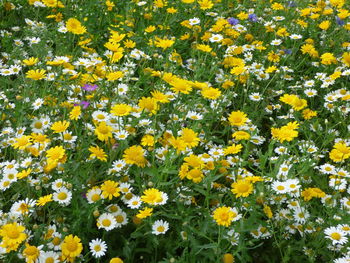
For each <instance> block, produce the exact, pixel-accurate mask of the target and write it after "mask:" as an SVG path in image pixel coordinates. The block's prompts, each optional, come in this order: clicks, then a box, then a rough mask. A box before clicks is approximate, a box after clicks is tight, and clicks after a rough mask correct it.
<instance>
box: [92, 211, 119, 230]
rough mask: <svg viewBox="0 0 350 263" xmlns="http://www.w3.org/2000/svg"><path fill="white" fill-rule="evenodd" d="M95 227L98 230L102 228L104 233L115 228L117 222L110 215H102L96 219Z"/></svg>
mask: <svg viewBox="0 0 350 263" xmlns="http://www.w3.org/2000/svg"><path fill="white" fill-rule="evenodd" d="M96 224H97V227H98V228H99V229H101V228H103V229H104V230H106V231H110V230H112V229H114V228H116V226H117V220H116V219H115V217H114V216H113V215H112V214H110V213H103V214H102V215H100V216H99V218H98V219H97V223H96Z"/></svg>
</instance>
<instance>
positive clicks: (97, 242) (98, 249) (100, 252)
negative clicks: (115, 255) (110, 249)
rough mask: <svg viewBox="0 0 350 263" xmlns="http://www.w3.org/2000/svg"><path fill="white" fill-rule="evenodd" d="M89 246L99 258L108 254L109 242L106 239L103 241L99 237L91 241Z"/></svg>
mask: <svg viewBox="0 0 350 263" xmlns="http://www.w3.org/2000/svg"><path fill="white" fill-rule="evenodd" d="M89 248H90V252H91V253H92V255H93V256H94V257H95V258H99V257H102V256H104V255H105V254H106V251H107V244H106V242H105V241H102V240H101V239H98V238H97V239H94V240H91V241H90V243H89Z"/></svg>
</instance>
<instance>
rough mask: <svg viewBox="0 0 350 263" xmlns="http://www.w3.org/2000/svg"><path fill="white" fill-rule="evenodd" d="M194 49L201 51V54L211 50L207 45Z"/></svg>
mask: <svg viewBox="0 0 350 263" xmlns="http://www.w3.org/2000/svg"><path fill="white" fill-rule="evenodd" d="M196 49H198V50H200V51H203V52H208V53H209V52H211V51H212V50H213V49H212V48H211V47H210V46H209V45H204V44H198V45H196Z"/></svg>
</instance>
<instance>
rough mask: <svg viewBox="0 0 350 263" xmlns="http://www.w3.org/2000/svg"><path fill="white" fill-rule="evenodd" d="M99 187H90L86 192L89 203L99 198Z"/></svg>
mask: <svg viewBox="0 0 350 263" xmlns="http://www.w3.org/2000/svg"><path fill="white" fill-rule="evenodd" d="M101 192H102V191H101V189H100V188H92V189H90V190H89V191H88V192H87V194H86V199H87V200H88V203H89V204H92V203H95V202H97V201H98V200H100V199H101Z"/></svg>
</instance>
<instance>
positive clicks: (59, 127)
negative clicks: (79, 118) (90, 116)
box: [51, 121, 70, 133]
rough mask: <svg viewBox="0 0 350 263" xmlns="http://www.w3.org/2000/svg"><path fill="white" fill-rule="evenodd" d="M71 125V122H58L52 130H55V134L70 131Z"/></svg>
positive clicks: (53, 125)
mask: <svg viewBox="0 0 350 263" xmlns="http://www.w3.org/2000/svg"><path fill="white" fill-rule="evenodd" d="M69 124H70V122H69V121H56V122H54V123H53V124H52V125H51V130H53V132H54V133H62V132H65V131H66V130H67V129H68V127H69Z"/></svg>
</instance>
